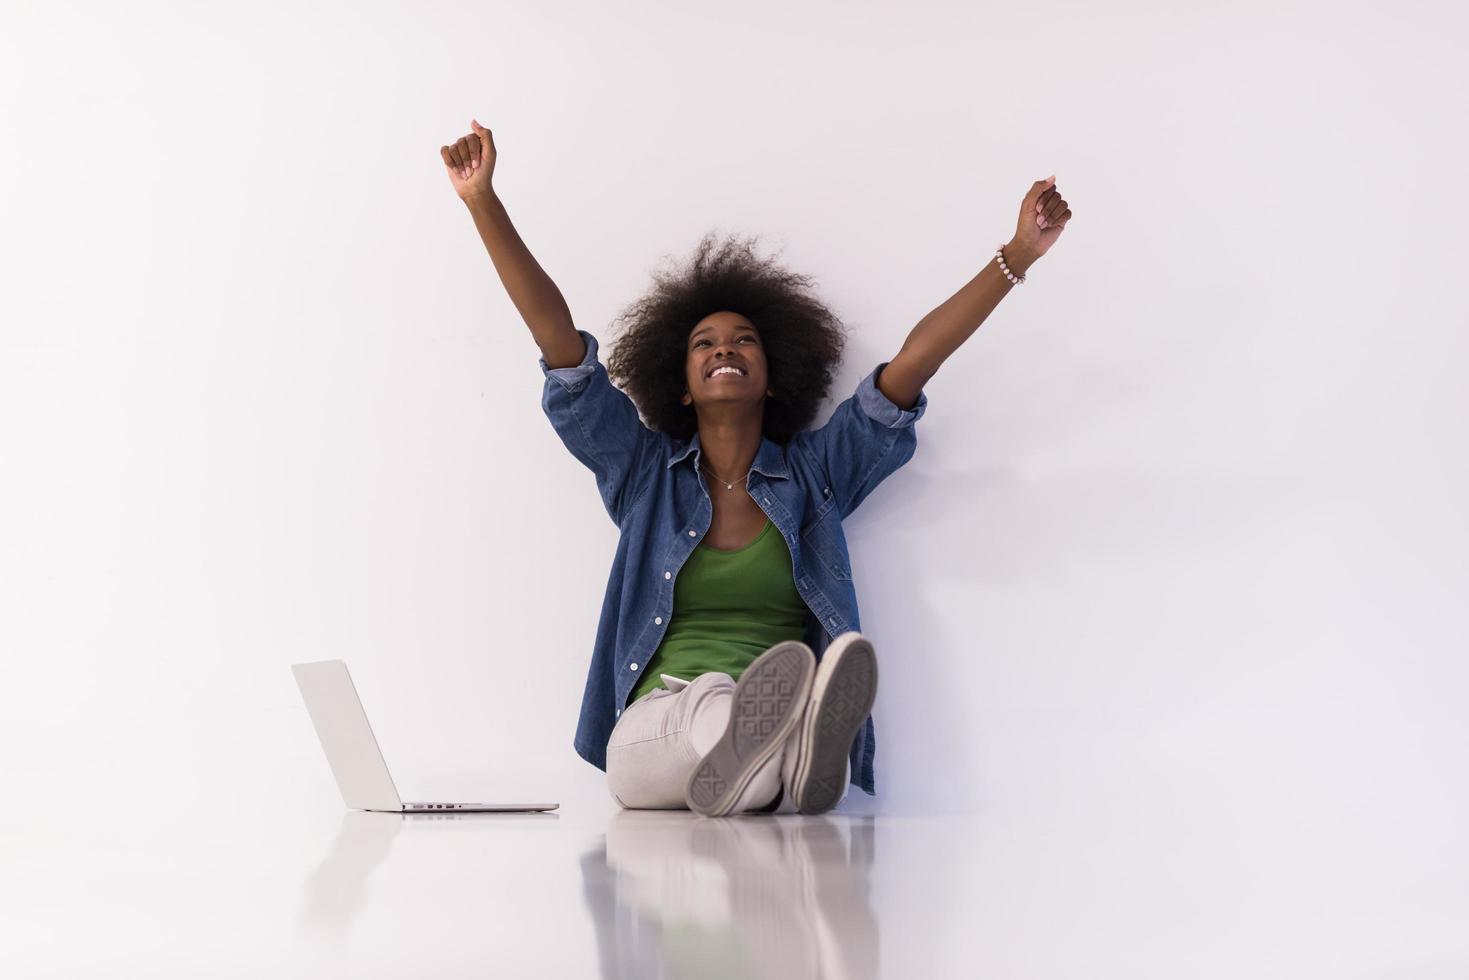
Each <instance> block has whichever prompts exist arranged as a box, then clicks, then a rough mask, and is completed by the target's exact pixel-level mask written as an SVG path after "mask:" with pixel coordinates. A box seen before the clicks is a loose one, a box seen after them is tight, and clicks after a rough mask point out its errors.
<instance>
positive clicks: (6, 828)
mask: <svg viewBox="0 0 1469 980" xmlns="http://www.w3.org/2000/svg"><path fill="white" fill-rule="evenodd" d="M1364 792H1365V790H1364ZM1017 802H1018V801H1017ZM1030 802H1031V803H1034V802H1035V800H1034V799H1031V800H1030ZM1052 803H1053V805H1052V806H1048V807H1045V808H1030V807H1025V808H1020V807H1016V806H1014V805H1005V804H998V803H997V804H996V805H994V806H992V807H990V808H989V809H987V810H984V811H982V812H976V813H972V814H944V815H927V816H924V815H911V816H896V815H883V814H880V813H840V812H838V813H834V814H829V815H826V816H822V817H801V816H795V815H792V816H781V817H769V816H753V815H748V816H741V817H736V818H730V819H722V820H710V819H706V818H701V817H697V816H693V815H691V814H689V813H687V812H673V811H667V812H656V811H621V810H618V809H617V808H616V807H615V806H614V805H608V806H606V807H603V806H600V805H598V803H597V801H595V800H587V801H582V802H579V803H577V804H576V805H574V806H571V807H564V808H563V809H562V810H561V811H560V812H556V813H548V814H487V815H462V816H451V815H424V816H407V817H405V816H400V815H394V814H373V813H360V812H343V811H340V810H335V809H333V808H323V807H318V806H307V807H296V808H290V807H271V806H265V805H236V806H231V807H197V808H180V807H159V808H156V809H149V808H148V807H147V806H146V805H118V804H116V803H108V802H107V801H100V800H99V801H96V803H95V805H92V806H87V807H68V808H63V809H56V810H47V809H45V808H44V807H33V808H27V809H23V810H22V809H12V810H10V811H9V812H8V813H7V814H6V815H5V817H4V822H3V823H0V828H3V836H0V848H3V849H0V857H3V864H4V871H5V887H4V889H3V894H0V922H3V930H4V933H5V936H4V943H3V945H4V957H5V964H4V968H5V973H6V975H8V976H13V977H26V978H34V977H84V976H85V977H94V976H95V977H101V976H107V977H119V976H128V977H131V976H139V977H143V976H147V977H184V976H188V977H201V976H210V977H220V976H230V977H233V976H252V977H256V976H292V977H336V976H341V977H348V976H350V977H369V976H384V977H386V976H424V975H427V974H428V973H429V972H430V971H433V972H437V973H440V974H442V973H446V972H448V971H455V972H456V974H457V975H463V976H474V977H573V978H575V977H586V978H597V977H602V978H614V977H615V978H639V980H643V978H657V977H700V978H707V977H778V978H804V977H813V978H815V977H819V978H825V980H858V978H872V977H897V978H913V977H1077V976H1087V977H1126V978H1129V980H1136V978H1139V977H1160V978H1161V977H1190V978H1197V977H1239V976H1249V977H1252V978H1258V977H1291V978H1302V977H1383V978H1387V977H1392V978H1416V977H1424V978H1428V977H1434V978H1437V977H1450V976H1455V977H1457V976H1463V975H1465V969H1466V966H1469V954H1466V950H1469V940H1466V938H1465V935H1466V933H1465V930H1464V929H1463V922H1464V913H1465V911H1466V908H1469V903H1466V901H1465V898H1466V885H1465V880H1466V879H1465V874H1464V872H1465V870H1466V867H1465V862H1464V860H1463V854H1462V851H1450V852H1445V851H1443V850H1442V849H1441V848H1438V847H1435V846H1433V843H1432V838H1431V836H1421V835H1420V836H1419V837H1417V838H1415V832H1414V828H1413V826H1412V824H1411V823H1396V822H1393V821H1391V820H1382V821H1381V822H1380V823H1378V822H1376V821H1377V819H1378V818H1381V817H1384V816H1385V815H1386V811H1385V810H1384V809H1382V808H1381V807H1378V806H1373V805H1370V804H1369V805H1365V806H1364V809H1363V810H1361V811H1359V812H1358V814H1357V815H1356V816H1354V815H1353V814H1349V813H1343V814H1342V815H1341V816H1340V817H1339V818H1338V819H1336V820H1334V821H1324V822H1322V823H1320V824H1318V825H1314V826H1308V825H1304V824H1302V823H1301V821H1300V816H1299V812H1296V813H1292V812H1290V811H1286V810H1282V809H1280V808H1278V807H1273V806H1272V805H1271V804H1270V802H1269V801H1266V800H1258V801H1251V802H1250V803H1248V804H1245V803H1241V802H1240V801H1233V802H1232V803H1221V802H1220V801H1213V800H1209V799H1207V798H1205V797H1202V796H1201V797H1196V798H1189V797H1186V796H1180V795H1176V794H1175V795H1170V794H1168V793H1165V792H1159V793H1156V794H1154V795H1153V796H1151V797H1146V796H1140V795H1132V794H1125V793H1119V794H1117V795H1113V796H1111V797H1099V798H1095V799H1092V800H1091V801H1085V800H1082V799H1079V798H1077V799H1069V800H1068V799H1062V798H1059V797H1058V798H1055V799H1053V800H1052ZM857 805H858V808H859V809H860V808H862V807H863V806H865V808H866V809H869V810H875V809H876V804H875V802H874V801H872V800H868V799H859V800H858V801H857ZM844 806H846V804H844ZM1363 814H1370V815H1371V818H1372V822H1373V825H1374V826H1375V828H1376V829H1377V830H1378V831H1379V832H1380V834H1381V836H1380V837H1379V838H1378V840H1377V841H1376V842H1375V844H1373V842H1371V841H1368V840H1365V839H1362V838H1356V839H1354V834H1355V831H1357V830H1360V829H1363V827H1364V826H1365V825H1364V824H1362V823H1361V822H1360V817H1361V816H1362V815H1363ZM1362 845H1369V846H1362Z"/></svg>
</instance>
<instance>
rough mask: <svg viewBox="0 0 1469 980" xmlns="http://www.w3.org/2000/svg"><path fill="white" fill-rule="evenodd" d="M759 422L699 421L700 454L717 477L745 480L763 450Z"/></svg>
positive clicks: (736, 480)
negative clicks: (761, 448) (761, 449)
mask: <svg viewBox="0 0 1469 980" xmlns="http://www.w3.org/2000/svg"><path fill="white" fill-rule="evenodd" d="M760 429H761V426H760V422H759V420H757V421H756V422H755V424H753V425H751V424H750V423H748V422H745V423H720V422H710V421H707V420H704V419H700V420H699V455H700V457H701V461H702V462H703V464H704V467H705V469H710V470H713V471H714V473H715V474H716V479H724V480H725V481H726V482H730V483H740V482H743V480H744V476H745V474H746V473H747V472H749V469H750V467H751V466H752V465H754V462H755V457H756V455H758V454H759V452H760V439H761V435H760Z"/></svg>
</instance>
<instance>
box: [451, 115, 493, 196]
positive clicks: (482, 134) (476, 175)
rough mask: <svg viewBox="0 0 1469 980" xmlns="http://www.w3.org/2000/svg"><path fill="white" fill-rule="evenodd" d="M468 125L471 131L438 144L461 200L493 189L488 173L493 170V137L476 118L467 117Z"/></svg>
mask: <svg viewBox="0 0 1469 980" xmlns="http://www.w3.org/2000/svg"><path fill="white" fill-rule="evenodd" d="M469 125H470V126H471V127H472V128H473V132H471V133H469V134H468V135H466V136H461V137H459V139H458V140H457V141H455V142H453V143H450V144H449V145H448V146H441V147H439V155H440V156H441V157H443V158H444V169H445V170H446V171H447V172H448V174H449V183H451V184H453V185H454V193H456V194H458V195H459V199H460V200H461V201H467V200H469V199H470V198H471V197H474V196H476V195H488V194H491V193H493V190H492V189H491V187H490V175H491V174H493V173H494V171H495V139H494V137H493V136H491V135H490V131H489V130H488V129H485V128H484V127H483V126H481V125H480V124H479V121H478V120H475V119H471V120H470V121H469Z"/></svg>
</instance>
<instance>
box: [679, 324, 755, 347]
mask: <svg viewBox="0 0 1469 980" xmlns="http://www.w3.org/2000/svg"><path fill="white" fill-rule="evenodd" d="M713 329H714V328H713V327H700V328H699V329H698V330H695V331H694V332H693V333H691V334H689V343H693V342H694V338H695V337H697V336H699V334H701V333H703V332H705V331H706V330H713ZM741 330H745V331H749V332H750V333H755V328H754V327H739V328H737V329H736V331H735V332H736V333H738V332H740V331H741ZM756 336H759V335H758V334H756Z"/></svg>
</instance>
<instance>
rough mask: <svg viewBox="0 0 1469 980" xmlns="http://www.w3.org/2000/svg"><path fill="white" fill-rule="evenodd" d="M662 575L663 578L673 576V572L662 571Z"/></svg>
mask: <svg viewBox="0 0 1469 980" xmlns="http://www.w3.org/2000/svg"><path fill="white" fill-rule="evenodd" d="M663 577H664V578H673V573H672V572H664V573H663Z"/></svg>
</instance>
